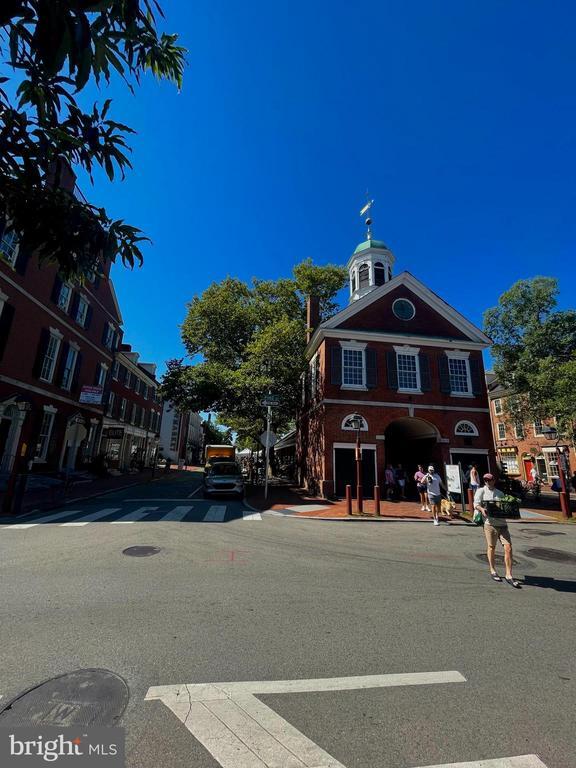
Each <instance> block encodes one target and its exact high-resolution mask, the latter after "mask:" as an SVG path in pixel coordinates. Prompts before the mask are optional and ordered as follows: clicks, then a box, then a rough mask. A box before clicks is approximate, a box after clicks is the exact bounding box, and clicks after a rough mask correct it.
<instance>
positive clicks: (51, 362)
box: [40, 331, 62, 384]
mask: <svg viewBox="0 0 576 768" xmlns="http://www.w3.org/2000/svg"><path fill="white" fill-rule="evenodd" d="M61 341H62V336H61V335H60V334H56V333H53V332H52V331H51V332H50V338H49V339H48V346H47V347H46V352H45V353H44V360H43V361H42V368H41V369H40V378H41V379H42V381H47V382H48V384H51V383H52V379H53V377H54V368H55V367H56V358H57V357H58V352H59V350H60V342H61Z"/></svg>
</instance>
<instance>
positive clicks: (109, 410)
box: [106, 392, 116, 416]
mask: <svg viewBox="0 0 576 768" xmlns="http://www.w3.org/2000/svg"><path fill="white" fill-rule="evenodd" d="M115 397H116V395H115V394H114V392H110V394H109V395H108V405H107V406H106V416H112V411H113V410H114V399H115Z"/></svg>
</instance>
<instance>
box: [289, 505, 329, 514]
mask: <svg viewBox="0 0 576 768" xmlns="http://www.w3.org/2000/svg"><path fill="white" fill-rule="evenodd" d="M286 509H288V510H290V512H320V511H321V510H323V509H330V507H329V506H327V505H326V504H324V506H321V505H320V504H296V505H295V506H294V507H286Z"/></svg>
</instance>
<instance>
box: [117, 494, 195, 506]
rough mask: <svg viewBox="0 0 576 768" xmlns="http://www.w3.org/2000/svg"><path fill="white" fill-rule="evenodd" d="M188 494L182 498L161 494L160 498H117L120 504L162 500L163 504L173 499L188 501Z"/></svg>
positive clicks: (173, 500) (171, 501)
mask: <svg viewBox="0 0 576 768" xmlns="http://www.w3.org/2000/svg"><path fill="white" fill-rule="evenodd" d="M188 499H189V496H183V497H182V498H173V497H172V496H163V497H162V498H160V499H118V503H120V504H130V503H132V502H134V501H154V502H156V501H163V502H164V503H165V504H168V503H173V502H175V501H188Z"/></svg>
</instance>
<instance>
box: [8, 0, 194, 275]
mask: <svg viewBox="0 0 576 768" xmlns="http://www.w3.org/2000/svg"><path fill="white" fill-rule="evenodd" d="M161 15H162V11H161V8H160V5H159V4H158V2H156V0H99V1H94V2H90V0H50V1H47V0H8V2H6V1H4V2H2V7H1V8H0V57H1V58H2V60H3V62H4V63H5V65H7V66H10V67H12V69H13V70H14V72H15V76H16V81H17V82H18V86H17V88H16V94H15V97H14V98H13V99H10V98H9V97H8V94H7V92H6V90H2V89H1V88H0V150H1V151H0V217H1V218H3V219H7V220H9V221H10V222H11V227H12V228H13V229H14V231H16V232H17V233H18V236H19V238H20V241H21V247H22V248H24V249H26V250H30V251H37V252H38V256H39V258H40V260H41V261H51V262H54V263H56V264H58V266H59V268H60V271H61V272H62V275H63V276H64V277H74V276H76V277H82V276H83V275H86V274H87V273H88V272H90V271H91V270H92V269H93V268H94V266H95V264H96V263H97V262H98V261H101V260H103V261H109V260H115V259H116V258H117V257H120V259H121V260H122V262H123V263H124V264H126V265H129V266H134V265H135V264H136V263H141V261H142V252H141V248H140V244H141V242H142V241H143V240H146V239H147V238H145V237H144V235H143V234H142V233H141V232H140V230H138V229H137V228H136V227H133V226H130V225H128V224H126V223H124V222H123V221H114V220H112V219H111V218H110V217H109V216H108V215H107V214H106V211H105V210H104V209H102V208H98V207H96V206H93V205H91V204H89V203H88V202H86V201H85V200H83V199H81V198H80V197H77V196H74V195H73V194H71V193H68V192H64V191H63V190H62V189H60V188H59V185H60V181H61V179H62V175H63V174H66V173H67V170H68V169H69V168H74V167H80V168H82V169H84V170H85V171H86V172H87V173H88V174H89V175H90V177H91V176H92V171H93V169H94V167H95V166H100V167H101V168H103V169H104V171H105V172H106V174H107V175H108V177H109V178H110V180H111V181H112V180H113V179H114V178H116V176H118V175H120V176H121V177H122V178H123V177H124V174H125V171H126V169H128V168H131V164H130V160H129V158H128V153H129V151H130V149H129V147H128V145H127V142H126V136H127V134H130V133H133V131H132V130H131V129H130V128H129V127H128V126H126V125H123V124H122V123H119V122H116V121H114V120H112V119H110V118H109V116H108V114H109V111H110V106H111V101H110V99H107V100H106V101H105V102H104V104H103V105H102V106H101V107H100V106H98V105H97V104H95V105H94V106H93V107H92V108H91V109H90V110H89V111H86V112H85V111H84V110H83V109H82V107H81V106H80V105H79V103H78V101H77V97H78V94H79V93H80V92H81V91H82V89H83V88H84V87H85V86H86V85H87V83H88V82H89V81H90V80H91V79H92V80H93V81H94V82H96V83H97V84H100V83H101V82H102V81H104V82H105V83H109V82H110V78H111V75H112V74H114V73H115V74H117V75H118V76H120V77H122V78H123V79H124V81H125V82H126V84H127V86H128V88H129V89H130V90H131V91H133V90H134V85H135V84H137V83H139V82H140V78H141V76H142V75H143V74H144V73H145V72H147V71H149V72H151V73H152V74H153V75H154V76H155V77H158V78H162V79H168V80H170V81H172V82H174V83H175V84H176V85H177V86H178V87H180V86H181V84H182V75H183V70H184V63H185V59H184V55H185V51H184V49H183V48H181V47H180V46H178V45H177V44H176V42H177V37H176V35H167V34H164V33H162V34H160V33H159V32H158V30H157V25H156V17H157V16H161ZM7 80H8V78H6V77H2V78H0V86H2V85H4V84H5V83H6V82H7Z"/></svg>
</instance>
